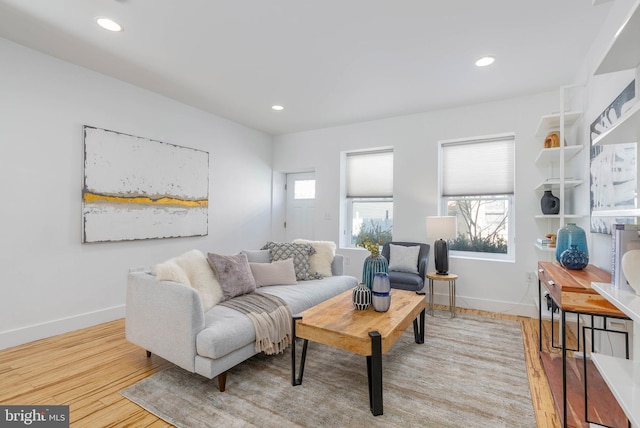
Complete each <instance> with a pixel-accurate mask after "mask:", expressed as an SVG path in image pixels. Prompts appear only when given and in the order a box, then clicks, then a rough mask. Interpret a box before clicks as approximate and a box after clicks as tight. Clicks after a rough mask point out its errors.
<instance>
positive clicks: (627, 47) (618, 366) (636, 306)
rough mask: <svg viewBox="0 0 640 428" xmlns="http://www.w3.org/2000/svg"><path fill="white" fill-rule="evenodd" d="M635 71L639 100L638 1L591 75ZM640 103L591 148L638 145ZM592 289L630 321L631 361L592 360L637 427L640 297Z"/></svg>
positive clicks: (639, 408) (623, 291)
mask: <svg viewBox="0 0 640 428" xmlns="http://www.w3.org/2000/svg"><path fill="white" fill-rule="evenodd" d="M634 68H635V69H636V99H640V93H639V91H638V90H639V89H640V0H637V1H636V2H635V4H634V6H633V8H632V9H631V12H630V13H629V16H628V17H627V19H626V20H625V22H624V24H623V25H622V27H621V28H620V30H619V31H618V33H617V34H616V36H615V37H614V39H613V40H612V41H611V44H610V45H609V48H608V49H607V51H606V53H605V55H604V56H603V58H602V60H601V61H600V63H599V65H598V67H597V68H596V71H595V73H594V74H596V75H598V74H604V73H611V72H615V71H622V70H629V69H634ZM639 137H640V103H639V102H638V101H636V104H635V105H633V107H632V108H631V109H629V110H628V111H627V112H625V113H624V114H623V116H622V117H621V118H620V120H618V121H617V122H616V123H615V124H614V125H613V126H612V127H610V128H609V129H607V130H606V131H605V132H603V133H602V134H601V135H599V136H598V137H597V138H594V140H593V142H592V144H593V145H594V146H596V145H604V144H617V143H634V142H635V143H637V142H638V141H639V140H640V138H639ZM594 215H600V216H605V215H611V216H640V209H633V210H628V211H624V212H623V211H610V212H606V211H602V212H598V213H594ZM591 287H592V288H593V289H594V290H596V291H597V292H598V293H600V294H601V295H602V296H603V297H604V298H606V299H607V300H608V301H609V302H611V303H612V304H613V305H615V306H616V307H617V308H618V309H620V310H621V311H622V312H623V313H624V314H626V315H627V316H628V317H629V318H631V319H632V320H633V352H632V355H633V360H625V359H623V358H616V357H611V356H607V355H601V354H595V353H592V354H591V359H592V361H593V363H594V365H595V366H596V368H597V369H598V371H599V372H600V374H601V375H602V378H603V379H604V381H605V382H606V383H607V385H608V386H609V389H610V390H611V392H612V393H613V395H614V397H615V398H616V400H617V401H618V403H619V404H620V407H621V408H622V410H623V411H624V413H625V415H627V418H629V421H630V422H631V424H632V425H633V426H635V427H638V426H640V296H638V295H636V293H635V292H634V291H633V290H632V289H631V287H628V286H625V287H622V288H614V287H612V286H611V284H608V283H606V284H605V283H596V282H594V283H592V284H591Z"/></svg>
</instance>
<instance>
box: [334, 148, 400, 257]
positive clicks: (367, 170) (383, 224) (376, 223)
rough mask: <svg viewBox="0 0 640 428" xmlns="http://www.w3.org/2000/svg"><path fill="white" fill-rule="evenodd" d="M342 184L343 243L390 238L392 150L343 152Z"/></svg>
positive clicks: (381, 241)
mask: <svg viewBox="0 0 640 428" xmlns="http://www.w3.org/2000/svg"><path fill="white" fill-rule="evenodd" d="M346 187H347V188H346V198H347V216H346V217H347V218H346V230H347V231H350V235H349V236H348V237H347V239H346V241H347V242H346V244H347V245H348V246H355V245H356V244H358V243H361V242H362V241H363V240H364V239H366V238H369V239H371V240H372V241H373V242H379V243H384V242H388V241H391V232H392V230H393V150H390V149H389V150H377V151H368V152H354V153H347V158H346Z"/></svg>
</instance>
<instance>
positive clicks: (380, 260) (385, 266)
mask: <svg viewBox="0 0 640 428" xmlns="http://www.w3.org/2000/svg"><path fill="white" fill-rule="evenodd" d="M376 272H389V262H387V259H386V258H385V257H384V256H383V255H382V254H378V255H377V256H375V257H372V256H369V257H367V258H366V259H364V265H363V266H362V282H364V284H365V285H366V286H367V287H368V288H369V289H371V286H372V285H373V278H374V277H375V275H376Z"/></svg>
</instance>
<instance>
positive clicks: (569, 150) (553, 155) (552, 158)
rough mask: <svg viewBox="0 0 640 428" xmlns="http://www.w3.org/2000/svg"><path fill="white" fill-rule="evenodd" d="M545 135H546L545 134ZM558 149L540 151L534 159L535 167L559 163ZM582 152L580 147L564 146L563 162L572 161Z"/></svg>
mask: <svg viewBox="0 0 640 428" xmlns="http://www.w3.org/2000/svg"><path fill="white" fill-rule="evenodd" d="M545 135H546V134H545ZM560 150H561V149H560V147H552V148H550V149H542V150H540V153H538V156H537V157H536V165H542V164H547V163H549V162H560ZM581 150H582V145H574V146H565V147H564V160H565V161H568V160H570V159H573V158H574V157H575V156H576V155H577V154H578V153H580V151H581Z"/></svg>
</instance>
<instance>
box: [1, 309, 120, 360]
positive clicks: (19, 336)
mask: <svg viewBox="0 0 640 428" xmlns="http://www.w3.org/2000/svg"><path fill="white" fill-rule="evenodd" d="M124 315H125V305H120V306H114V307H111V308H106V309H101V310H98V311H94V312H87V313H84V314H79V315H74V316H71V317H66V318H60V319H57V320H52V321H47V322H44V323H40V324H34V325H30V326H26V327H21V328H17V329H14V330H6V331H0V349H6V348H10V347H12V346H17V345H22V344H25V343H29V342H33V341H34V340H39V339H44V338H47V337H51V336H55V335H57V334H62V333H67V332H70V331H74V330H78V329H81V328H85V327H91V326H94V325H97V324H102V323H104V322H108V321H113V320H117V319H120V318H124Z"/></svg>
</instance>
